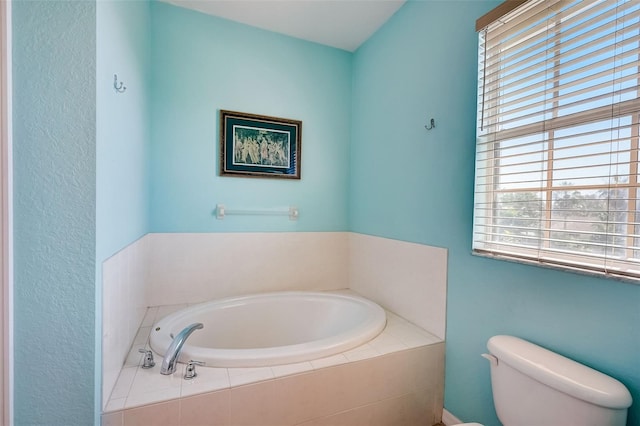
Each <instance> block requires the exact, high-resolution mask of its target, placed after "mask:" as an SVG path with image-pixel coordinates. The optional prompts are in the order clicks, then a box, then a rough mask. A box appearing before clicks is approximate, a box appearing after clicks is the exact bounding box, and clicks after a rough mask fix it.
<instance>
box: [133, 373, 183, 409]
mask: <svg viewBox="0 0 640 426" xmlns="http://www.w3.org/2000/svg"><path fill="white" fill-rule="evenodd" d="M137 371H138V372H137V374H136V375H135V377H134V380H133V383H132V384H131V389H130V390H129V394H128V396H127V402H126V404H127V407H130V406H131V401H136V404H138V403H140V401H145V402H150V401H152V399H151V397H150V396H145V395H146V394H149V393H150V392H151V391H154V392H160V391H166V392H167V394H171V395H174V397H175V398H177V397H179V396H180V387H181V386H182V380H183V379H182V375H183V374H184V364H178V368H177V369H176V372H175V373H173V374H170V375H163V374H160V363H156V366H155V367H153V368H148V369H143V368H137ZM163 395H164V394H163ZM162 398H164V396H162ZM162 400H164V399H162Z"/></svg>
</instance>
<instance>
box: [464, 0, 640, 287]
mask: <svg viewBox="0 0 640 426" xmlns="http://www.w3.org/2000/svg"><path fill="white" fill-rule="evenodd" d="M639 55H640V1H638V0H582V1H581V0H573V1H563V0H561V1H559V0H530V1H528V2H526V3H524V4H522V5H521V6H519V7H518V8H516V9H515V10H513V11H511V12H509V13H508V14H507V15H506V16H503V17H502V18H500V19H499V20H497V21H495V22H493V23H491V24H489V25H488V26H487V27H486V28H484V29H482V30H481V31H480V32H479V68H478V82H479V84H478V128H477V135H478V137H477V149H476V187H475V205H474V207H475V208H474V227H473V249H474V251H476V252H478V253H481V254H485V255H492V256H499V257H508V258H517V259H522V260H524V261H531V262H536V263H543V264H549V265H554V266H558V267H562V268H568V269H574V268H575V269H580V270H587V271H591V272H594V273H599V274H606V275H613V276H620V277H627V278H631V279H640V202H639V201H638V200H639V199H638V195H639V194H638V192H639V183H638V182H639V171H638V143H639V141H638V139H639V138H638V134H639V127H640V84H639V83H640V81H639V80H640V56H639Z"/></svg>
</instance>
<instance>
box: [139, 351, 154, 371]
mask: <svg viewBox="0 0 640 426" xmlns="http://www.w3.org/2000/svg"><path fill="white" fill-rule="evenodd" d="M138 352H140V353H143V354H144V362H143V363H142V368H151V367H153V366H154V365H156V362H155V361H154V360H153V352H151V350H150V349H149V350H146V349H138Z"/></svg>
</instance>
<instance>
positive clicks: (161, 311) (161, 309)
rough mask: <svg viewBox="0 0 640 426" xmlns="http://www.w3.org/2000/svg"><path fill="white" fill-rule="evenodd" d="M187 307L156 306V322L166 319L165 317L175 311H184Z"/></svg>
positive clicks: (179, 305)
mask: <svg viewBox="0 0 640 426" xmlns="http://www.w3.org/2000/svg"><path fill="white" fill-rule="evenodd" d="M186 307H187V304H186V303H181V304H178V305H164V306H158V312H157V313H156V322H158V321H159V320H161V319H162V318H164V317H166V316H167V315H170V314H172V313H174V312H176V311H179V310H180V309H184V308H186Z"/></svg>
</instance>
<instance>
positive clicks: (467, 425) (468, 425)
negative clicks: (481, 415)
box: [451, 423, 482, 426]
mask: <svg viewBox="0 0 640 426" xmlns="http://www.w3.org/2000/svg"><path fill="white" fill-rule="evenodd" d="M451 426H482V425H481V424H480V423H458V424H457V425H451Z"/></svg>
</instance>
